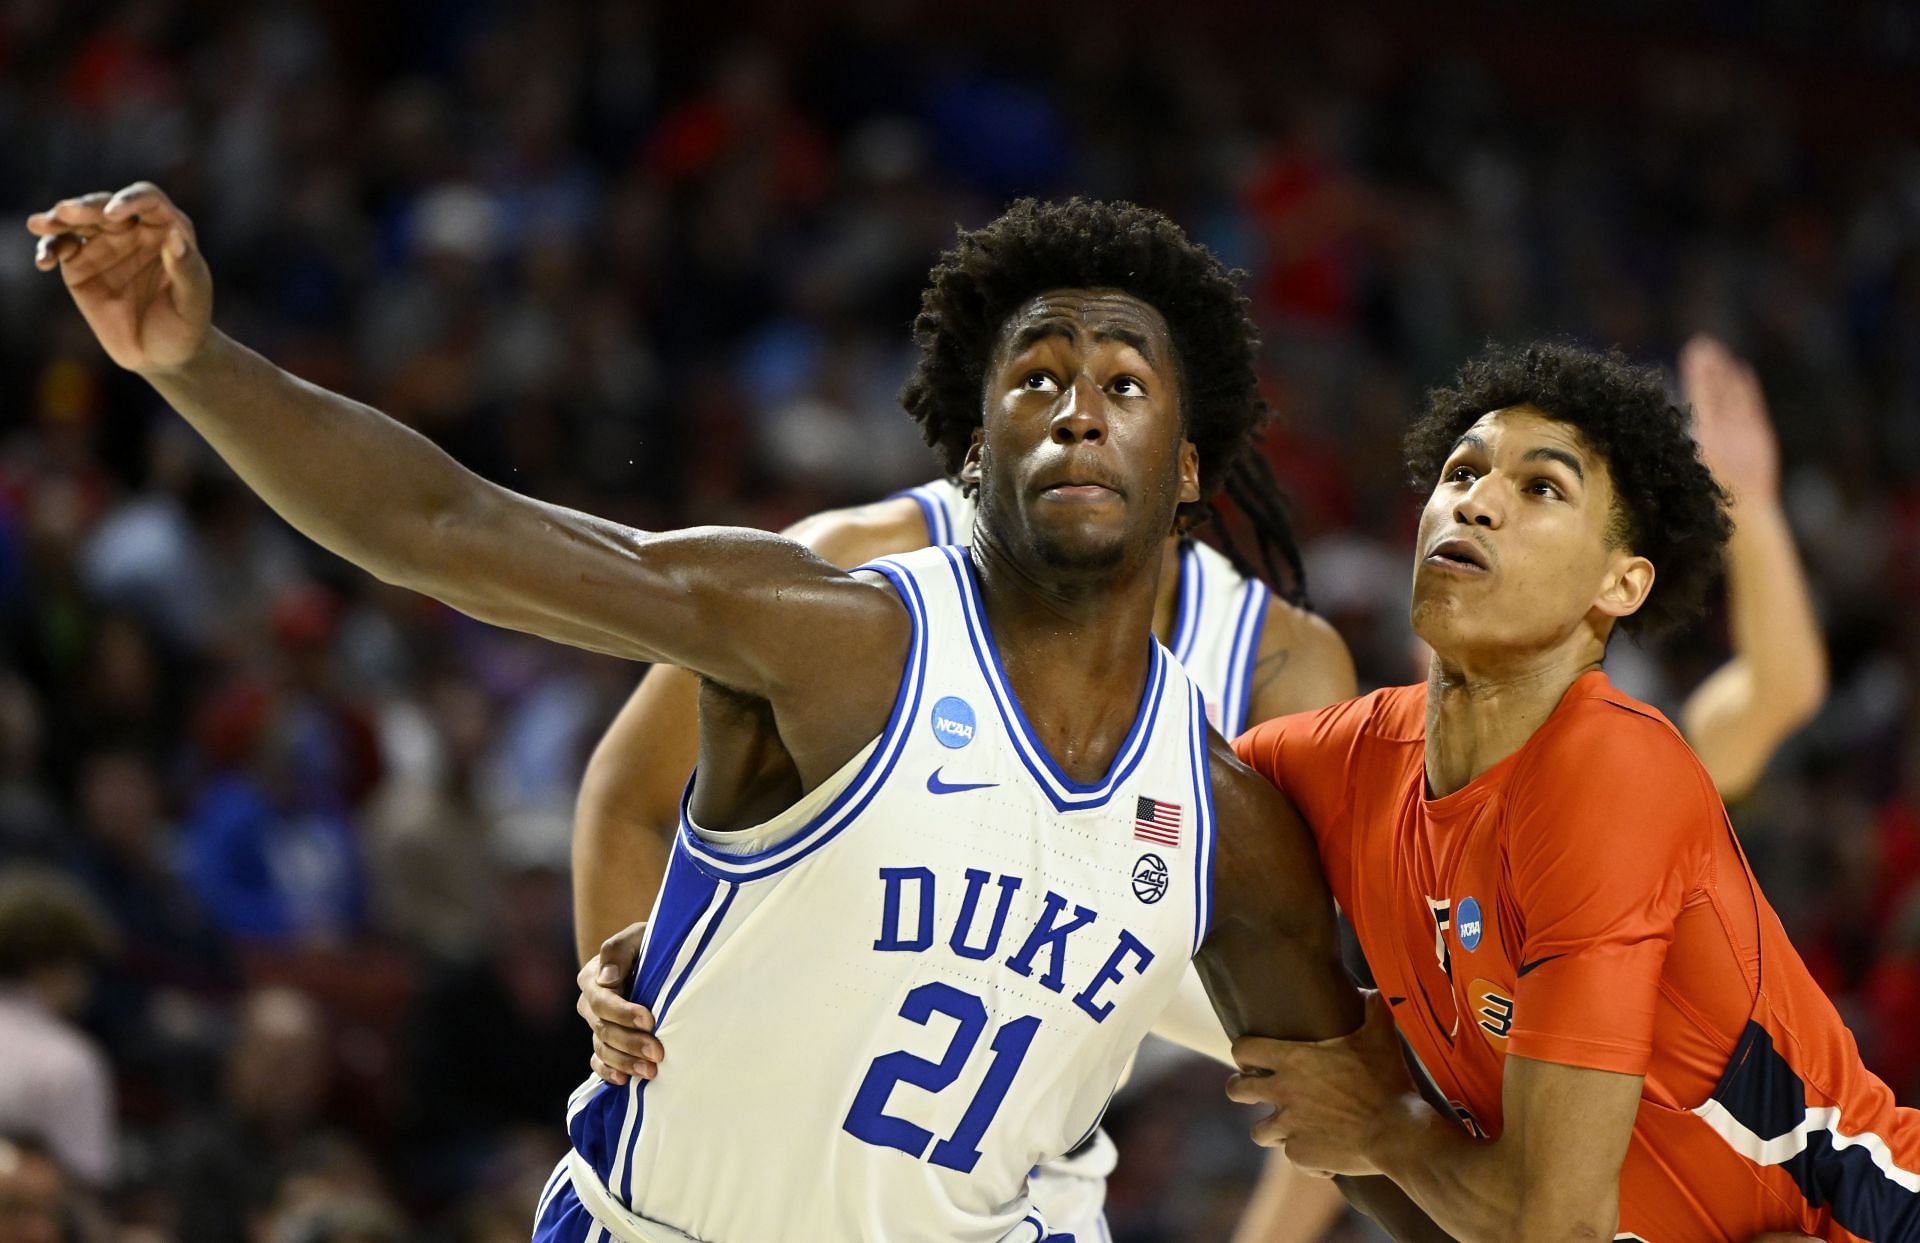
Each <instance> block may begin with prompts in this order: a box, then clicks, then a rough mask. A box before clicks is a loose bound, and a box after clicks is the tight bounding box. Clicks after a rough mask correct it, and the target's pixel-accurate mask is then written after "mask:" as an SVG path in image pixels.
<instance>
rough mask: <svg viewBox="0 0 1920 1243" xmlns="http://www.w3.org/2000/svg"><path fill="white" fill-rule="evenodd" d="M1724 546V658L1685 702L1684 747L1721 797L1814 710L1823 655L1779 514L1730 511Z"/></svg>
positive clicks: (1754, 772) (1752, 505) (1752, 507)
mask: <svg viewBox="0 0 1920 1243" xmlns="http://www.w3.org/2000/svg"><path fill="white" fill-rule="evenodd" d="M1734 521H1735V526H1734V535H1733V539H1732V540H1731V541H1730V542H1729V544H1728V546H1727V603H1728V612H1729V618H1728V620H1729V623H1730V630H1731V638H1732V642H1733V658H1732V659H1731V660H1730V661H1728V662H1727V663H1726V664H1725V665H1723V666H1721V667H1720V668H1719V669H1718V670H1716V671H1715V672H1714V673H1713V674H1712V675H1711V676H1709V677H1708V678H1707V680H1706V681H1704V682H1703V683H1701V685H1700V687H1699V688H1698V689H1697V690H1696V691H1695V692H1694V693H1693V695H1692V696H1691V697H1690V698H1689V699H1688V700H1687V703H1686V705H1685V707H1684V708H1683V710H1682V713H1681V720H1682V722H1683V724H1684V727H1685V729H1686V732H1687V738H1688V741H1689V742H1691V743H1692V744H1693V747H1694V750H1695V751H1697V752H1698V753H1699V755H1700V758H1701V760H1702V762H1704V763H1705V764H1706V766H1707V769H1708V771H1709V772H1710V773H1711V774H1712V775H1713V779H1714V782H1715V784H1716V785H1718V786H1719V787H1720V789H1721V791H1722V792H1723V793H1725V794H1727V795H1729V796H1733V795H1738V794H1740V793H1743V792H1744V791H1745V790H1746V789H1748V788H1749V787H1750V786H1751V785H1752V784H1753V782H1754V781H1755V780H1756V779H1757V778H1758V776H1759V774H1760V771H1761V770H1762V769H1763V768H1765V766H1766V763H1767V760H1768V759H1769V758H1770V757H1771V756H1772V754H1773V752H1774V750H1775V749H1776V748H1777V747H1778V746H1779V745H1780V743H1781V741H1782V740H1783V739H1784V738H1785V737H1786V736H1787V735H1788V734H1790V733H1792V732H1793V730H1795V729H1796V728H1798V727H1799V726H1800V725H1801V724H1803V723H1804V722H1805V721H1806V720H1807V719H1808V718H1809V717H1811V716H1812V715H1813V714H1814V713H1815V712H1817V711H1818V710H1819V707H1820V704H1821V701H1822V700H1823V699H1824V698H1825V697H1826V692H1827V650H1826V643H1825V641H1824V639H1823V638H1822V636H1821V633H1820V623H1819V619H1818V618H1817V617H1816V616H1815V614H1814V610H1813V600H1812V596H1811V593H1810V591H1809V589H1808V586H1807V579H1806V574H1805V571H1804V570H1803V569H1802V567H1801V564H1800V557H1799V554H1798V552H1797V551H1796V550H1795V548H1794V544H1793V533H1792V531H1791V529H1790V528H1789V527H1788V525H1787V520H1786V515H1785V514H1784V513H1783V512H1781V510H1780V507H1779V505H1778V504H1776V503H1775V502H1773V501H1772V500H1770V499H1764V500H1755V501H1751V502H1747V503H1744V504H1742V505H1740V506H1739V508H1738V509H1737V510H1736V512H1735V514H1734Z"/></svg>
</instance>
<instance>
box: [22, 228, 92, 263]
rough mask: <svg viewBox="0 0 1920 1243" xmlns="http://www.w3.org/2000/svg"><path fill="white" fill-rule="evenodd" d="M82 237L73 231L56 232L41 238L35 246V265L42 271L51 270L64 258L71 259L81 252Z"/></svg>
mask: <svg viewBox="0 0 1920 1243" xmlns="http://www.w3.org/2000/svg"><path fill="white" fill-rule="evenodd" d="M82 245H84V242H83V241H82V239H80V238H78V237H75V236H74V235H73V234H71V233H56V234H54V235H52V236H50V237H43V238H41V239H40V242H39V245H37V246H35V247H34V248H33V266H34V267H36V268H39V269H40V270H41V271H42V272H51V271H52V270H53V269H54V268H56V267H58V266H59V265H60V263H61V261H62V260H66V259H71V258H73V257H74V256H75V255H77V254H79V253H80V248H81V246H82Z"/></svg>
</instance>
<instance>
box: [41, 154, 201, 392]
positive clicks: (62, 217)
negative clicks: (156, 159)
mask: <svg viewBox="0 0 1920 1243" xmlns="http://www.w3.org/2000/svg"><path fill="white" fill-rule="evenodd" d="M27 231H28V232H29V233H32V234H34V235H36V236H38V237H39V239H40V245H39V249H38V251H37V252H36V254H35V256H34V266H35V267H37V268H39V269H40V270H41V271H42V272H47V271H51V270H52V269H53V268H55V267H58V268H59V269H60V274H61V276H62V277H63V278H65V280H66V282H67V292H69V293H71V294H72V295H73V301H74V305H76V306H78V307H79V308H80V313H81V314H82V315H83V316H85V317H86V321H87V326H88V327H90V328H92V329H93V335H94V336H96V337H98V338H99V340H100V344H101V345H102V346H103V347H105V349H106V351H107V356H108V357H109V358H111V359H113V361H114V362H116V363H118V364H119V365H120V366H122V367H125V368H126V369H127V370H129V371H136V372H139V373H140V374H142V375H155V374H159V373H162V372H166V371H169V370H172V369H174V368H176V367H179V366H181V365H182V364H184V363H186V362H188V361H190V360H191V359H192V358H193V357H194V356H195V355H196V354H197V353H198V352H199V350H200V347H201V345H202V344H203V343H204V342H205V341H206V339H207V329H208V325H209V323H210V322H211V320H212V317H213V276H212V274H211V273H210V272H209V271H208V270H207V264H206V261H205V260H204V259H203V258H201V256H200V249H199V246H198V245H197V243H196V240H195V237H194V232H193V222H192V221H191V220H189V219H187V217H186V214H185V213H184V212H182V211H181V210H180V209H179V208H177V207H175V206H174V205H173V202H172V200H170V199H169V198H167V196H166V195H165V194H164V193H162V192H161V190H160V188H159V187H157V186H155V185H154V184H153V183H151V182H147V181H136V182H135V183H133V184H132V185H130V186H128V187H127V188H126V189H124V190H121V191H120V192H119V193H117V194H107V193H106V192H104V191H102V192H100V193H97V194H83V195H81V196H80V197H78V198H71V199H64V200H62V201H61V202H59V203H56V204H55V205H54V206H53V208H52V209H51V210H48V211H43V212H35V213H34V214H33V215H31V216H29V217H27Z"/></svg>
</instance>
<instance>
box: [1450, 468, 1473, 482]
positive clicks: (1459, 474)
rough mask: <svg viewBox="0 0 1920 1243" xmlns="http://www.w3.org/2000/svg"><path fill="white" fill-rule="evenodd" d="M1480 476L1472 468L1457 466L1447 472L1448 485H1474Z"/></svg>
mask: <svg viewBox="0 0 1920 1243" xmlns="http://www.w3.org/2000/svg"><path fill="white" fill-rule="evenodd" d="M1478 478H1479V475H1478V473H1477V472H1475V470H1474V469H1473V467H1471V466H1456V467H1454V468H1453V469H1452V470H1450V471H1448V472H1447V478H1446V481H1447V482H1448V483H1472V482H1473V481H1474V480H1475V479H1478Z"/></svg>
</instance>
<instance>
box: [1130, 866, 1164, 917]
mask: <svg viewBox="0 0 1920 1243" xmlns="http://www.w3.org/2000/svg"><path fill="white" fill-rule="evenodd" d="M1133 896H1134V897H1136V898H1138V899H1140V900H1141V901H1142V902H1145V903H1146V904H1147V905H1148V906H1152V905H1153V904H1154V903H1155V902H1158V901H1159V900H1160V899H1162V898H1164V897H1166V896H1167V861H1166V860H1165V859H1162V858H1161V857H1160V856H1159V855H1141V856H1140V858H1139V859H1138V860H1136V861H1135V862H1134V865H1133Z"/></svg>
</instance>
